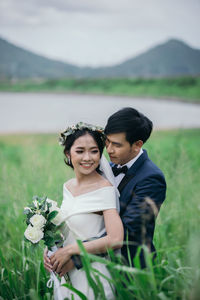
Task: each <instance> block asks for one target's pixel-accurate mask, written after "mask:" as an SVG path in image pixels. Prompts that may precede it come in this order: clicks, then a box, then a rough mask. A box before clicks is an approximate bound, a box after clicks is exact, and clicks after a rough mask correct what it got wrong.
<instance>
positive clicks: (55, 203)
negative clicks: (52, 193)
mask: <svg viewBox="0 0 200 300" xmlns="http://www.w3.org/2000/svg"><path fill="white" fill-rule="evenodd" d="M46 201H47V202H48V203H51V207H50V208H49V211H50V212H52V211H53V210H57V209H58V206H57V205H58V204H57V202H56V201H54V200H51V199H49V198H47V200H46Z"/></svg>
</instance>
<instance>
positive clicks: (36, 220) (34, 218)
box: [30, 214, 47, 228]
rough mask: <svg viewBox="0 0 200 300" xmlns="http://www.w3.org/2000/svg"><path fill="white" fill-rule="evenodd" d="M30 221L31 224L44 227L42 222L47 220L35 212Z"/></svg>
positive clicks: (44, 222)
mask: <svg viewBox="0 0 200 300" xmlns="http://www.w3.org/2000/svg"><path fill="white" fill-rule="evenodd" d="M30 222H31V224H32V225H33V226H35V227H37V228H42V227H44V224H46V222H47V220H46V219H45V218H44V217H43V216H42V215H39V214H35V215H34V216H32V217H31V218H30Z"/></svg>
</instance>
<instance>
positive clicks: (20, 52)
mask: <svg viewBox="0 0 200 300" xmlns="http://www.w3.org/2000/svg"><path fill="white" fill-rule="evenodd" d="M79 71H80V68H78V67H76V66H73V65H71V64H65V63H62V62H59V61H56V60H51V59H48V58H45V57H43V56H40V55H36V54H34V53H32V52H30V51H27V50H25V49H22V48H20V47H17V46H15V45H13V44H11V43H9V42H7V41H6V40H4V39H1V38H0V79H13V78H16V79H22V78H23V79H24V78H62V77H69V76H71V77H78V74H79Z"/></svg>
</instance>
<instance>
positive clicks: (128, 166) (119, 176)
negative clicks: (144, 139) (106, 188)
mask: <svg viewBox="0 0 200 300" xmlns="http://www.w3.org/2000/svg"><path fill="white" fill-rule="evenodd" d="M142 153H143V150H142V148H141V149H140V152H139V153H138V155H137V156H135V157H134V158H133V159H131V160H130V161H128V162H127V163H126V164H125V165H122V166H121V165H118V166H120V167H124V166H127V168H128V169H129V168H130V167H131V166H132V165H133V164H134V163H135V162H136V160H137V159H138V158H139V157H140V155H142ZM124 176H125V174H124V173H120V174H119V175H117V176H115V186H116V187H118V185H119V184H120V182H121V181H122V179H123V178H124Z"/></svg>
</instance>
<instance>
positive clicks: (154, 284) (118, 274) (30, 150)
mask: <svg viewBox="0 0 200 300" xmlns="http://www.w3.org/2000/svg"><path fill="white" fill-rule="evenodd" d="M145 148H146V149H147V150H148V151H149V156H150V157H151V159H152V160H153V161H154V162H155V163H156V164H157V165H158V166H160V168H161V169H162V170H163V172H164V173H165V175H166V180H167V185H168V190H167V198H166V201H165V202H164V204H163V205H162V207H161V211H160V214H159V216H158V218H157V225H156V231H155V240H154V241H155V245H156V248H157V251H158V258H157V261H156V264H155V266H152V265H151V261H150V260H148V268H147V270H144V271H141V270H140V269H131V268H125V267H124V266H122V265H121V264H120V262H117V263H113V262H109V261H105V260H104V259H103V258H100V257H98V258H97V257H96V256H93V255H87V254H84V255H85V256H84V260H85V261H86V266H89V274H88V276H91V274H90V272H92V269H91V268H90V260H93V259H95V260H97V259H98V260H99V261H102V262H104V263H106V264H108V267H109V268H110V271H111V273H112V277H113V283H114V285H115V286H116V289H117V293H118V296H117V299H132V293H134V295H135V297H136V299H140V300H142V299H161V300H166V299H176V300H179V299H181V300H182V299H188V300H194V299H198V296H199V293H200V290H199V284H198V283H199V281H200V260H199V257H200V235H199V224H200V204H199V178H200V169H199V165H200V154H199V149H200V130H179V131H159V132H155V133H154V134H153V135H152V137H151V139H150V141H148V142H147V144H146V147H145ZM0 164H1V169H0V178H1V183H0V228H1V235H0V245H1V248H0V264H1V273H0V276H1V280H0V299H9V300H10V299H34V300H35V299H36V300H37V299H52V290H51V289H50V290H49V289H47V287H46V282H47V280H48V274H46V272H45V270H44V267H43V264H42V252H43V249H42V246H41V247H40V248H39V249H37V250H36V251H35V252H31V249H30V247H29V245H28V244H26V243H24V241H23V232H24V230H25V228H26V225H25V223H24V222H23V220H24V216H23V207H24V206H26V205H27V204H28V203H29V202H30V201H31V199H32V196H33V195H39V196H43V195H47V196H48V197H49V198H51V199H55V200H57V201H58V202H59V204H60V203H61V201H62V185H63V183H64V182H65V181H66V180H67V179H68V178H70V177H72V176H73V173H72V171H71V170H70V169H68V168H67V167H66V166H65V164H64V162H63V155H62V149H61V148H60V147H59V146H58V144H57V136H55V135H53V134H52V135H24V136H22V135H10V136H9V135H8V136H6V135H5V136H0ZM111 255H112V253H111ZM147 259H149V258H148V256H147ZM135 265H138V261H137V258H136V260H135ZM94 272H95V271H94ZM95 274H96V273H95ZM124 274H126V276H124ZM95 276H97V275H95ZM95 278H96V281H95V283H94V288H95V291H96V293H97V294H98V295H100V294H101V293H102V290H101V286H100V283H99V282H98V276H97V277H95ZM127 278H129V283H128V281H127V280H128V279H127ZM123 283H124V284H125V285H126V288H125V287H124V285H123ZM100 299H103V296H102V294H101V296H100Z"/></svg>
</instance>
